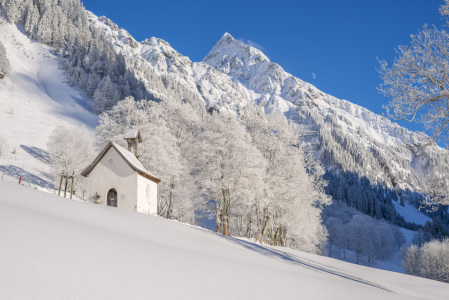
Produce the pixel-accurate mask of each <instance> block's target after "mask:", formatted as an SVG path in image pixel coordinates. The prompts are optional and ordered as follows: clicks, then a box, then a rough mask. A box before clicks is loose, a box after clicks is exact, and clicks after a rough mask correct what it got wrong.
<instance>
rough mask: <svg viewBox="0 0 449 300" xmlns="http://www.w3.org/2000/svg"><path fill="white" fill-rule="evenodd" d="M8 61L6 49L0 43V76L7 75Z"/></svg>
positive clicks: (0, 42)
mask: <svg viewBox="0 0 449 300" xmlns="http://www.w3.org/2000/svg"><path fill="white" fill-rule="evenodd" d="M9 68H10V66H9V60H8V57H7V56H6V49H5V46H4V45H3V43H2V41H0V75H3V76H6V75H7V74H8V73H9Z"/></svg>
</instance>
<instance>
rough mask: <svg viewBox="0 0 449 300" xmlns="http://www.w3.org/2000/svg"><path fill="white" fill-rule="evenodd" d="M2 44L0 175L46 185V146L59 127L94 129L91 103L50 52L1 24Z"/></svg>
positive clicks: (95, 119) (15, 30) (47, 160)
mask: <svg viewBox="0 0 449 300" xmlns="http://www.w3.org/2000/svg"><path fill="white" fill-rule="evenodd" d="M0 40H1V41H2V43H3V45H4V46H5V48H6V53H7V57H8V60H9V61H10V65H11V71H10V74H9V75H8V76H7V77H5V79H3V80H0V144H1V145H0V148H2V149H1V151H0V152H1V154H0V177H1V175H2V174H3V173H4V174H5V175H9V176H14V177H17V178H18V177H19V176H21V175H22V176H23V179H24V180H25V181H26V182H29V183H34V184H37V185H40V186H44V187H48V185H49V180H48V179H49V178H48V175H47V174H46V170H47V165H48V162H49V156H48V153H47V152H46V143H47V140H48V137H49V135H50V134H51V132H52V131H53V130H54V129H55V128H56V127H58V126H65V127H68V128H70V127H86V128H88V129H93V127H94V126H95V124H96V122H97V119H98V118H97V116H95V115H94V114H92V113H91V112H90V111H89V110H88V107H89V105H90V104H89V103H90V102H91V100H90V99H88V98H86V96H85V95H83V94H82V93H81V92H79V91H77V90H76V89H74V88H72V87H70V86H69V85H68V83H66V82H64V80H65V78H66V75H65V71H64V70H63V69H62V68H61V66H60V61H59V60H58V58H57V57H55V56H54V55H52V54H51V48H50V47H47V46H45V45H42V44H39V43H36V42H32V41H30V39H29V38H28V37H26V36H25V35H24V34H22V33H21V32H20V31H19V29H18V28H17V27H16V26H13V25H11V24H8V23H4V22H3V23H2V21H1V20H0Z"/></svg>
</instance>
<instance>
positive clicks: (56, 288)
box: [0, 181, 449, 299]
mask: <svg viewBox="0 0 449 300" xmlns="http://www.w3.org/2000/svg"><path fill="white" fill-rule="evenodd" d="M0 190H1V191H2V193H1V194H0V228H2V230H1V231H0V240H1V241H2V243H1V246H0V265H1V266H2V267H1V271H0V282H1V283H0V298H2V299H68V298H70V299H146V298H158V299H270V298H276V299H278V298H279V299H298V298H304V299H360V298H363V299H445V298H446V297H447V295H448V293H449V285H448V284H445V283H441V282H437V281H432V280H428V279H423V278H418V277H413V276H408V275H404V274H399V273H394V272H388V271H383V270H377V269H372V268H367V267H363V266H359V265H355V264H350V263H345V262H342V261H338V260H334V259H331V258H327V257H322V256H316V255H312V254H307V253H303V252H299V251H294V250H290V249H285V248H270V247H264V246H260V245H258V244H255V243H252V242H249V241H245V240H239V239H235V238H226V237H223V236H221V235H218V234H216V233H213V232H209V231H206V230H202V229H199V228H195V227H191V226H187V225H183V224H180V223H176V222H172V221H169V220H165V219H162V218H157V217H152V216H148V215H144V214H139V213H135V212H131V211H124V210H119V209H116V208H112V207H107V206H99V205H95V204H90V203H84V202H78V201H70V200H68V199H63V198H60V197H57V196H54V195H49V194H46V193H42V192H39V191H36V190H33V189H29V188H26V187H23V186H18V185H17V184H11V183H7V182H4V181H0Z"/></svg>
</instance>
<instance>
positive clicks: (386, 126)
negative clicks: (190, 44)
mask: <svg viewBox="0 0 449 300" xmlns="http://www.w3.org/2000/svg"><path fill="white" fill-rule="evenodd" d="M203 62H204V63H207V64H209V65H211V66H212V67H214V68H215V69H216V70H218V71H220V72H222V73H224V74H227V75H228V76H230V77H231V78H232V80H233V81H234V82H235V83H236V84H241V86H243V87H245V88H246V89H245V91H250V93H248V94H247V95H248V96H249V97H250V98H251V100H252V101H254V102H255V103H257V104H258V105H260V106H262V107H264V109H265V111H266V112H267V113H271V112H281V113H283V114H284V115H285V116H286V117H287V118H289V119H291V120H293V121H294V122H296V123H297V124H299V125H301V126H300V127H301V130H302V132H303V133H304V137H306V138H307V139H304V141H308V142H311V143H312V145H314V147H315V149H316V153H317V154H318V156H319V157H320V158H321V160H322V161H323V162H324V163H325V164H326V166H327V167H331V166H338V165H340V166H341V167H342V168H341V167H340V169H343V170H344V171H349V172H356V173H357V174H358V175H359V177H363V176H366V177H367V178H368V179H370V180H371V181H372V182H374V183H386V184H387V185H388V186H390V187H391V186H396V187H398V188H401V189H404V190H405V189H411V190H421V191H422V188H423V183H422V179H423V177H424V176H426V175H427V174H428V172H429V169H430V168H429V166H432V165H435V162H436V161H438V163H439V164H443V165H446V166H447V165H448V161H447V154H446V151H445V150H443V149H441V148H438V147H437V146H433V147H430V148H429V149H427V150H426V151H424V153H423V154H421V155H420V156H415V153H414V152H413V151H412V149H411V147H410V146H411V145H420V144H423V143H425V141H426V138H427V137H426V136H425V135H424V134H422V133H418V132H411V131H409V130H407V129H405V128H403V127H400V126H399V125H397V124H396V123H392V122H390V121H389V120H387V119H386V118H384V117H382V116H379V115H376V114H374V113H372V112H370V111H369V110H367V109H365V108H363V107H361V106H358V105H356V104H353V103H350V102H349V101H346V100H339V99H337V98H335V97H333V96H331V95H327V94H325V93H323V92H321V91H320V90H318V89H317V88H316V87H314V86H313V85H311V84H309V83H306V82H304V81H302V80H300V79H298V78H295V77H294V76H292V75H291V74H289V73H287V72H285V71H284V70H283V69H282V67H281V66H279V65H278V64H276V63H273V62H271V61H270V60H269V59H268V58H267V57H266V56H265V55H264V54H263V53H262V52H261V51H260V50H258V49H255V48H253V47H251V46H249V45H245V44H243V43H242V42H241V41H238V40H236V39H234V38H233V37H232V36H231V35H230V34H228V33H226V34H225V35H224V36H223V37H222V38H221V39H220V41H219V42H218V43H217V44H216V45H215V46H214V47H213V49H212V50H211V51H210V52H209V54H208V55H207V56H206V57H205V58H204V60H203ZM336 147H340V148H341V149H339V150H340V151H339V152H340V153H335V150H336V149H335V148H336Z"/></svg>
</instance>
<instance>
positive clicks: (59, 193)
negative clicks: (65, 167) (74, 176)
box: [58, 171, 64, 196]
mask: <svg viewBox="0 0 449 300" xmlns="http://www.w3.org/2000/svg"><path fill="white" fill-rule="evenodd" d="M63 177H64V171H63V172H62V173H61V181H60V182H59V192H58V196H61V187H62V178H63Z"/></svg>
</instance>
